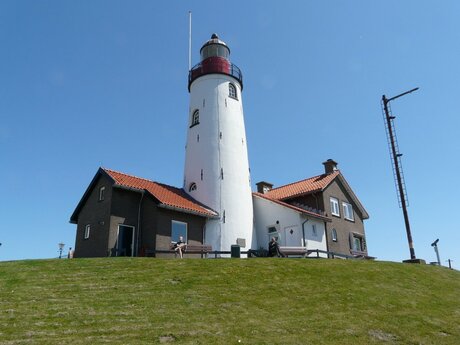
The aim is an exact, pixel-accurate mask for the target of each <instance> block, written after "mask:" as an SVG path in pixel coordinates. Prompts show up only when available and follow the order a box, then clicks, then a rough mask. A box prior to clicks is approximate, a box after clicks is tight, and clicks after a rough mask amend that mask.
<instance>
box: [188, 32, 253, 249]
mask: <svg viewBox="0 0 460 345" xmlns="http://www.w3.org/2000/svg"><path fill="white" fill-rule="evenodd" d="M200 55H201V62H200V63H199V64H197V65H195V66H194V67H193V68H192V69H191V70H190V73H189V83H188V88H189V92H190V108H189V116H188V122H189V123H188V127H189V128H188V133H187V146H186V157H185V173H184V190H185V191H186V192H187V193H189V194H190V196H192V197H193V198H195V199H196V200H198V201H199V202H201V203H203V204H205V205H206V206H208V207H210V208H212V209H213V210H214V211H216V212H218V213H219V218H218V219H209V220H208V221H207V222H206V228H205V243H207V244H211V245H212V247H213V249H214V250H222V251H227V250H230V248H231V245H232V244H237V243H238V244H240V245H242V247H246V249H250V248H251V246H252V245H253V240H255V237H254V239H253V208H252V193H251V181H250V173H249V163H248V150H247V146H246V145H247V142H246V134H245V128H244V117H243V102H242V95H241V91H242V89H243V76H242V74H241V71H240V69H239V68H238V67H236V66H235V65H234V64H232V63H231V62H230V60H229V55H230V49H229V48H228V46H227V45H226V44H225V42H223V41H221V40H220V39H219V37H217V35H216V34H213V35H212V37H211V39H210V40H209V41H207V42H206V43H205V44H204V45H203V47H201V50H200Z"/></svg>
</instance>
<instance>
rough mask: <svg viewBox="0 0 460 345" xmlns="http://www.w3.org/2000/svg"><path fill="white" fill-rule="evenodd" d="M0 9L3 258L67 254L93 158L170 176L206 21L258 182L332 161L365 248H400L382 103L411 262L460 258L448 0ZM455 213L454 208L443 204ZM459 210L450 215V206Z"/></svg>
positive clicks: (455, 41) (456, 76) (403, 255)
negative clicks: (239, 75) (364, 216)
mask: <svg viewBox="0 0 460 345" xmlns="http://www.w3.org/2000/svg"><path fill="white" fill-rule="evenodd" d="M228 4H229V3H216V2H215V1H200V2H198V1H188V2H185V1H57V0H56V1H10V0H3V1H1V2H0V47H1V50H0V167H1V169H0V217H1V219H2V221H1V225H0V242H1V243H3V245H2V246H1V247H0V260H13V259H22V258H49V257H55V256H57V254H58V246H57V244H58V243H59V242H61V241H62V242H64V243H65V244H66V249H67V248H68V247H69V246H72V247H73V244H74V241H75V225H73V224H69V217H70V215H71V213H72V212H73V210H74V208H75V206H76V205H77V203H78V201H79V200H80V198H81V196H82V194H83V192H84V190H85V189H86V187H87V186H88V184H89V182H90V181H91V179H92V177H93V176H94V174H95V173H96V171H97V169H98V167H99V166H104V167H107V168H111V169H115V170H119V171H122V172H126V173H129V174H133V175H136V176H141V177H145V178H149V179H152V180H155V181H159V182H163V183H167V184H171V185H175V186H180V185H181V183H182V179H183V164H184V145H185V136H186V128H187V127H186V124H187V114H188V91H187V73H188V11H189V10H191V11H192V12H193V62H194V63H197V62H198V52H199V48H200V47H201V45H202V43H203V42H205V41H206V40H207V39H208V38H209V37H210V35H211V34H212V33H213V32H216V33H218V34H219V36H220V37H221V38H222V39H223V40H224V41H226V42H227V44H228V45H229V46H230V48H231V51H232V55H231V59H232V62H234V63H235V64H236V65H238V66H239V67H240V68H241V69H242V71H243V74H244V91H243V102H244V111H245V119H246V131H247V138H248V146H249V159H250V166H251V172H252V181H253V183H255V182H258V181H261V180H266V181H270V182H272V183H274V184H275V186H279V185H282V184H286V183H289V182H293V181H297V180H301V179H303V178H306V177H310V176H313V175H317V174H320V173H322V172H323V166H322V164H321V162H323V161H324V160H326V159H328V158H333V159H334V160H336V161H338V162H339V168H340V169H341V171H342V173H343V174H344V176H345V177H346V179H347V180H348V182H349V183H350V185H351V186H352V187H353V189H354V191H355V192H356V194H357V195H358V197H359V198H360V200H361V202H362V203H363V204H364V206H365V207H366V209H367V211H368V212H369V214H370V219H369V220H368V221H366V224H365V226H366V234H367V240H368V247H369V252H370V254H371V255H374V256H376V257H378V258H379V259H381V260H392V261H401V260H403V259H407V258H408V257H409V250H408V245H407V240H406V234H405V228H404V220H403V216H402V212H401V210H400V209H399V207H398V203H397V198H396V191H395V187H394V182H393V176H392V173H391V163H390V158H389V153H388V148H387V143H386V137H385V130H384V123H383V119H382V113H381V108H380V99H381V97H382V95H383V94H386V95H387V96H388V97H391V96H394V95H396V94H399V93H401V92H403V91H406V90H409V89H412V88H414V87H420V90H419V91H417V92H415V93H413V94H411V95H407V96H404V97H403V98H400V99H398V100H396V101H394V102H393V103H392V109H393V112H394V114H395V115H396V116H397V119H396V123H395V124H396V130H397V134H398V139H399V146H400V150H401V152H402V153H403V154H404V156H403V166H404V173H405V177H406V184H407V189H408V194H409V202H410V207H409V217H410V221H411V227H412V232H413V238H414V243H415V252H416V254H417V256H418V257H421V258H423V259H425V260H427V261H435V254H434V251H433V249H432V248H431V246H430V243H431V242H432V241H433V240H435V239H436V238H439V239H440V241H439V250H440V254H441V259H442V261H443V263H444V264H446V263H445V260H447V259H448V258H450V259H452V260H454V262H453V265H454V267H456V268H460V251H459V249H458V248H459V245H458V243H460V226H459V224H458V223H457V222H456V221H455V217H454V216H455V214H456V212H457V210H456V207H457V206H458V205H459V202H458V200H457V199H458V195H459V187H458V171H459V168H460V163H459V157H460V155H459V153H460V139H459V135H458V133H459V130H458V128H459V127H460V120H459V116H458V115H459V111H458V101H457V97H458V94H459V86H458V81H459V80H460V70H459V67H458V61H460V21H459V20H458V18H459V17H460V3H459V2H458V1H453V0H452V1H442V2H435V1H404V2H401V1H385V2H376V1H284V2H283V3H282V4H281V3H279V2H266V1H250V2H249V1H233V2H232V5H231V6H229V5H228ZM452 207H453V209H452ZM451 212H453V214H451Z"/></svg>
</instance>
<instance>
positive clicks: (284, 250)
mask: <svg viewBox="0 0 460 345" xmlns="http://www.w3.org/2000/svg"><path fill="white" fill-rule="evenodd" d="M279 250H280V254H282V255H284V256H286V257H289V256H290V255H297V256H299V255H300V256H302V257H307V256H308V254H310V253H311V251H310V250H308V249H307V248H306V247H281V246H280V247H279Z"/></svg>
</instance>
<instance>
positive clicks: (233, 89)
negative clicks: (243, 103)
mask: <svg viewBox="0 0 460 345" xmlns="http://www.w3.org/2000/svg"><path fill="white" fill-rule="evenodd" d="M228 96H229V97H231V98H234V99H238V97H237V94H236V86H235V85H233V84H232V83H229V84H228Z"/></svg>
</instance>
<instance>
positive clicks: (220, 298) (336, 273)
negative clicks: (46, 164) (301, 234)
mask: <svg viewBox="0 0 460 345" xmlns="http://www.w3.org/2000/svg"><path fill="white" fill-rule="evenodd" d="M239 340H241V342H239ZM105 343H108V344H155V343H168V344H169V343H171V344H460V272H458V271H452V270H448V269H445V268H440V267H433V266H425V265H413V264H397V263H384V262H369V261H343V260H305V259H276V258H273V259H271V258H270V259H268V258H267V259H249V260H248V259H241V260H238V259H216V260H200V259H183V260H179V259H176V260H174V259H171V260H167V259H163V260H162V259H152V258H104V259H74V260H30V261H16V262H0V344H105Z"/></svg>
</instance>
